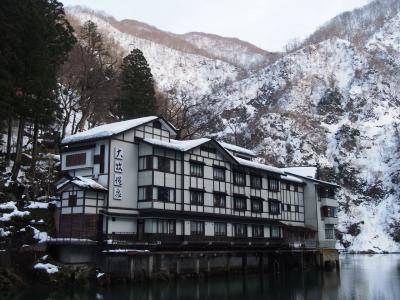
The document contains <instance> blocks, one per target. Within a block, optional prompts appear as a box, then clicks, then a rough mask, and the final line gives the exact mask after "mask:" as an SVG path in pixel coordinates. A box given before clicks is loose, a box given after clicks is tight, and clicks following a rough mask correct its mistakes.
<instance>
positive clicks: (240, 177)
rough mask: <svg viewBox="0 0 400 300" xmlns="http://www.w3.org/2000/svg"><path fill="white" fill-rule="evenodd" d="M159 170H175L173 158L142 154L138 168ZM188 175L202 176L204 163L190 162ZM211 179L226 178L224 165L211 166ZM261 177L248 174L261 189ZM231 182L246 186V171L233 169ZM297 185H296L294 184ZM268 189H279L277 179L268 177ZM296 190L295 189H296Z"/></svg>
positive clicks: (255, 185) (255, 186)
mask: <svg viewBox="0 0 400 300" xmlns="http://www.w3.org/2000/svg"><path fill="white" fill-rule="evenodd" d="M153 169H154V170H159V171H161V172H171V173H173V172H175V160H174V159H171V158H168V157H163V156H143V157H140V158H139V170H153ZM190 176H193V177H204V164H203V163H199V162H190ZM213 179H214V180H217V181H225V180H226V169H225V168H224V167H218V166H214V167H213ZM262 179H263V177H262V176H261V175H257V174H251V175H250V186H251V187H252V188H255V189H262V188H263V184H262ZM233 183H234V184H235V185H239V186H246V173H245V172H243V171H233ZM296 187H297V186H296ZM268 189H269V190H271V191H275V192H278V191H279V180H278V179H276V178H268ZM296 190H297V189H296Z"/></svg>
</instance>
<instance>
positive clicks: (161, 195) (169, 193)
mask: <svg viewBox="0 0 400 300" xmlns="http://www.w3.org/2000/svg"><path fill="white" fill-rule="evenodd" d="M157 200H158V201H164V202H174V190H173V189H169V188H166V187H158V188H157Z"/></svg>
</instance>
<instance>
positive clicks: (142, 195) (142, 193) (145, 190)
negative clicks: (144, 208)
mask: <svg viewBox="0 0 400 300" xmlns="http://www.w3.org/2000/svg"><path fill="white" fill-rule="evenodd" d="M139 200H140V201H151V200H153V187H152V186H143V187H139Z"/></svg>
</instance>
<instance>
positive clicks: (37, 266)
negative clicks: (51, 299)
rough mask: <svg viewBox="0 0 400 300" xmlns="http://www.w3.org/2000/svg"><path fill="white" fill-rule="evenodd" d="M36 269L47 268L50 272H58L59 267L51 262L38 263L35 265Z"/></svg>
mask: <svg viewBox="0 0 400 300" xmlns="http://www.w3.org/2000/svg"><path fill="white" fill-rule="evenodd" d="M33 268H35V269H39V270H45V271H46V272H47V273H48V274H54V273H57V272H58V267H57V266H55V265H52V264H49V263H46V264H43V263H37V264H36V265H34V266H33Z"/></svg>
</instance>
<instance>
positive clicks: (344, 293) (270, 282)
mask: <svg viewBox="0 0 400 300" xmlns="http://www.w3.org/2000/svg"><path fill="white" fill-rule="evenodd" d="M340 265H341V270H340V272H329V273H327V272H315V271H314V272H287V273H280V274H261V275H254V274H248V275H246V276H242V275H235V276H218V277H211V278H209V279H206V278H203V279H199V280H195V279H183V280H177V281H170V282H156V283H150V284H143V283H142V284H135V285H120V286H113V287H109V288H100V289H99V288H96V289H94V288H93V289H86V290H71V289H70V290H59V291H54V289H51V288H35V289H33V290H30V291H28V292H27V293H23V294H20V295H18V296H16V297H14V298H11V299H18V300H25V299H30V300H31V299H38V300H40V299H69V300H70V299H71V300H72V299H99V300H100V299H104V300H107V299H129V300H158V299H160V300H163V299H165V300H169V299H176V300H183V299H191V300H192V299H193V300H197V299H218V300H223V299H233V300H235V299H249V300H259V299H263V300H264V299H274V300H275V299H278V300H279V299H291V300H292V299H293V300H301V299H324V300H325V299H327V300H331V299H332V300H333V299H360V300H364V299H400V255H374V256H366V255H346V256H342V257H341V261H340Z"/></svg>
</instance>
